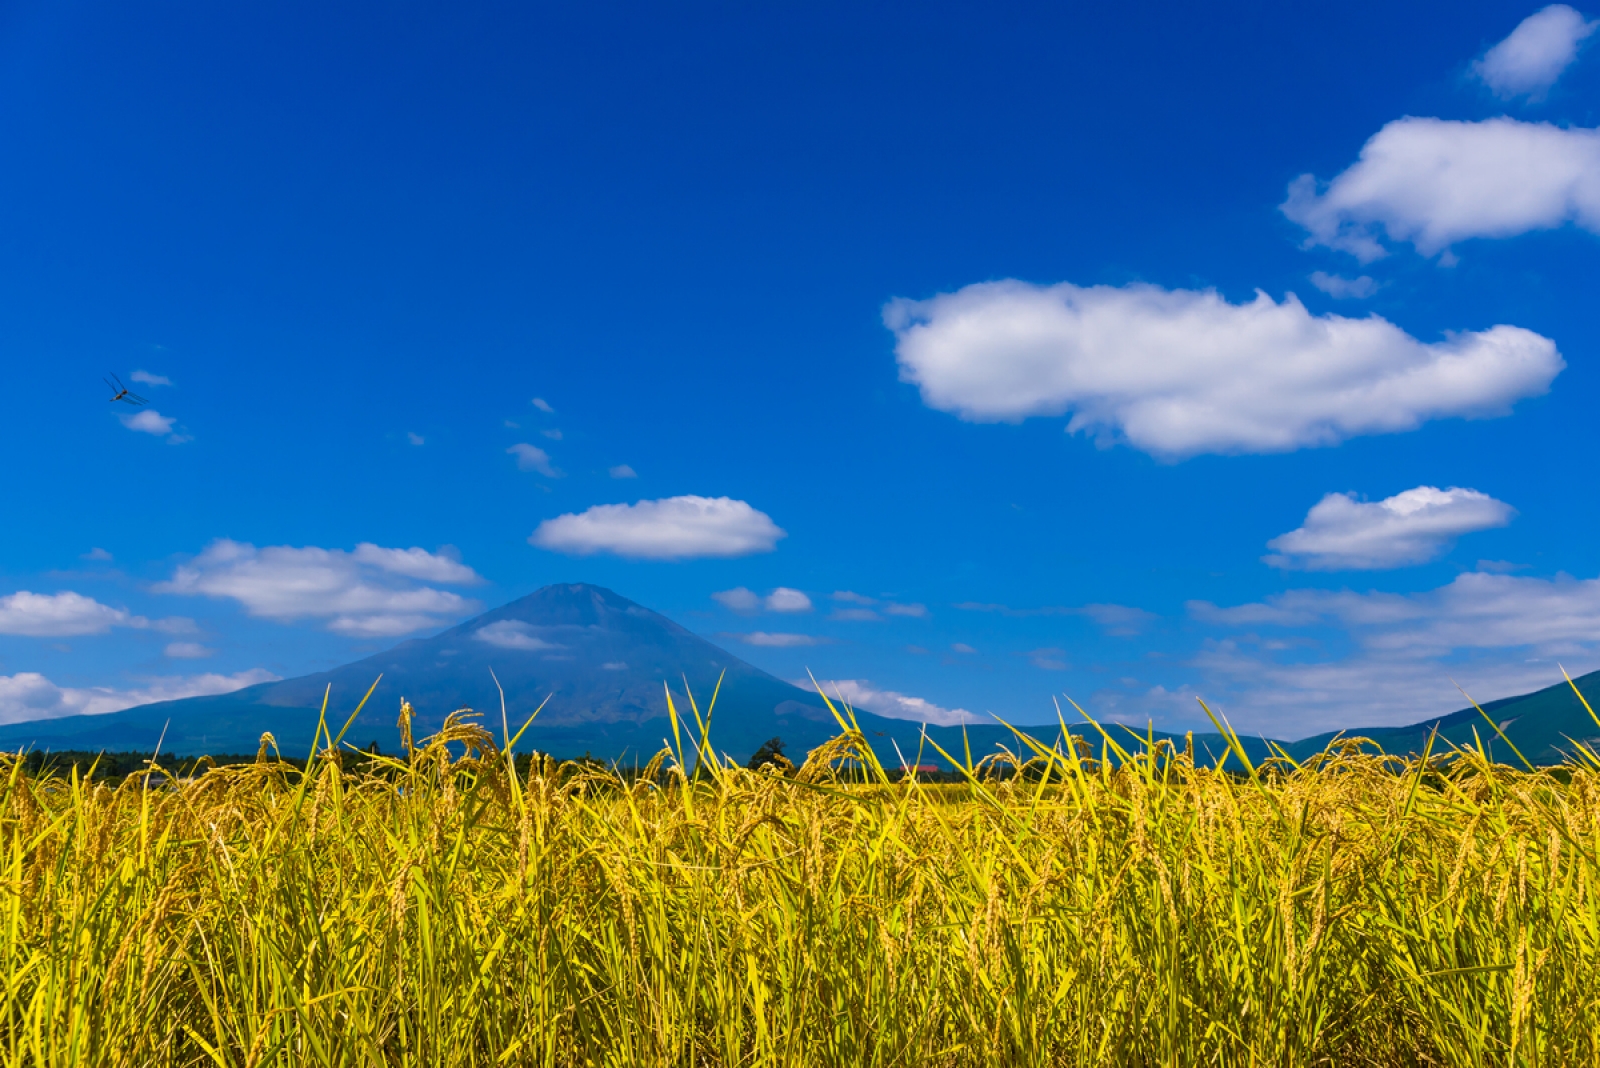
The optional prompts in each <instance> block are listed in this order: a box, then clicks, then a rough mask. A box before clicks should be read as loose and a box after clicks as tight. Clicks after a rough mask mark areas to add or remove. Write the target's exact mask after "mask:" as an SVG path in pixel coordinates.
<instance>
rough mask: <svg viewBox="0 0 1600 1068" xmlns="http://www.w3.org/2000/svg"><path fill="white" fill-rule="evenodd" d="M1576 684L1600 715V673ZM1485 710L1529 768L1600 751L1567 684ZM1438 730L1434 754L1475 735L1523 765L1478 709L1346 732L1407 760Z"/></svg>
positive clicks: (1323, 739) (1300, 746) (1598, 738)
mask: <svg viewBox="0 0 1600 1068" xmlns="http://www.w3.org/2000/svg"><path fill="white" fill-rule="evenodd" d="M1572 681H1573V683H1574V684H1576V685H1577V687H1578V689H1579V690H1580V691H1581V692H1582V693H1583V696H1584V697H1585V698H1586V699H1587V700H1588V702H1589V704H1590V705H1591V706H1593V707H1594V708H1596V709H1597V710H1600V671H1596V672H1592V673H1590V674H1588V675H1581V676H1579V677H1578V678H1576V679H1573V680H1572ZM1482 708H1483V711H1484V712H1485V713H1486V714H1487V715H1488V716H1489V718H1490V719H1492V720H1494V722H1495V725H1496V726H1498V727H1499V728H1500V730H1501V731H1502V732H1504V734H1505V736H1506V738H1507V739H1509V740H1510V742H1511V746H1515V747H1516V750H1517V752H1520V753H1521V754H1522V755H1523V756H1524V757H1525V758H1527V760H1528V762H1529V763H1532V764H1539V765H1550V764H1560V763H1562V762H1563V761H1564V760H1566V759H1567V756H1568V754H1570V753H1571V752H1572V751H1573V742H1574V741H1578V742H1583V743H1585V744H1587V745H1589V746H1590V747H1592V748H1596V749H1600V724H1596V723H1595V721H1594V719H1593V718H1591V717H1590V715H1589V712H1588V710H1586V709H1585V708H1584V707H1583V703H1582V702H1581V701H1579V700H1578V696H1577V694H1574V693H1573V692H1572V687H1571V686H1569V685H1567V683H1566V682H1565V681H1564V680H1563V681H1562V682H1559V683H1556V684H1555V685H1554V686H1547V687H1545V688H1544V689H1542V690H1538V691H1535V692H1534V693H1529V694H1523V695H1522V696H1520V697H1503V698H1501V699H1500V700H1498V701H1489V702H1487V703H1486V704H1484V705H1483V706H1482ZM1435 729H1437V730H1438V732H1439V738H1440V741H1439V742H1435V743H1434V751H1435V752H1438V751H1442V750H1443V749H1444V748H1445V746H1444V745H1443V743H1444V742H1450V743H1452V744H1454V745H1459V746H1466V745H1472V744H1474V732H1476V736H1477V738H1478V739H1481V740H1482V741H1483V743H1484V744H1485V745H1486V746H1487V747H1488V749H1489V751H1490V753H1491V754H1493V756H1494V757H1495V758H1496V759H1497V760H1500V761H1503V762H1506V763H1513V764H1520V763H1521V761H1519V760H1518V759H1517V755H1516V753H1514V752H1512V750H1511V746H1508V745H1506V743H1505V741H1503V740H1502V739H1501V738H1500V736H1499V735H1498V734H1496V733H1495V729H1494V727H1491V726H1489V724H1488V723H1487V722H1485V721H1484V718H1483V716H1481V715H1479V714H1478V710H1477V709H1476V708H1464V709H1462V710H1461V711H1459V712H1452V713H1451V714H1450V715H1448V716H1440V717H1438V718H1436V719H1429V720H1423V721H1422V722H1421V723H1413V724H1410V725H1409V726H1405V727H1365V728H1362V729H1361V730H1351V731H1344V732H1342V733H1344V734H1345V735H1360V736H1361V737H1363V738H1370V739H1372V740H1373V741H1374V742H1376V743H1378V745H1380V746H1382V748H1383V750H1384V752H1387V753H1396V754H1401V755H1405V754H1413V753H1421V752H1422V750H1423V749H1424V747H1426V746H1427V744H1428V736H1429V735H1430V734H1431V733H1432V732H1433V731H1434V730H1435ZM1336 736H1337V735H1336V734H1334V733H1329V734H1318V735H1315V736H1314V737H1311V738H1302V739H1300V740H1299V741H1297V742H1292V743H1290V744H1289V745H1288V746H1286V747H1285V748H1287V749H1288V751H1289V754H1290V755H1291V756H1293V757H1294V758H1295V759H1297V760H1300V759H1303V758H1305V757H1308V756H1311V755H1313V754H1315V753H1318V752H1321V751H1322V750H1323V749H1325V748H1326V747H1327V745H1328V743H1329V742H1331V741H1332V740H1333V739H1334V738H1335V737H1336Z"/></svg>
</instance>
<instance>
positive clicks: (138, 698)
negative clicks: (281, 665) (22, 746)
mask: <svg viewBox="0 0 1600 1068" xmlns="http://www.w3.org/2000/svg"><path fill="white" fill-rule="evenodd" d="M277 680H278V676H277V675H274V674H272V673H271V672H270V671H263V670H262V669H261V668H251V669H250V670H249V671H240V672H237V673H235V674H233V675H215V674H206V675H189V676H177V675H167V676H161V677H157V678H153V679H147V680H145V682H144V685H142V686H138V687H135V688H133V689H127V690H117V689H112V688H110V687H105V686H90V687H82V688H78V687H69V686H57V685H56V684H55V683H53V682H51V681H50V680H49V679H47V678H46V677H45V676H43V675H40V674H38V673H37V672H32V671H20V672H18V673H17V674H15V675H0V723H23V722H27V721H30V720H39V719H58V718H60V717H62V716H99V715H104V714H106V713H107V712H118V711H121V710H122V709H124V708H132V707H134V706H135V705H146V704H150V703H151V702H153V701H176V700H179V699H181V698H184V697H203V696H210V695H212V694H219V693H232V692H233V691H234V690H242V689H243V688H245V687H246V686H255V685H257V684H258V683H263V682H276V681H277Z"/></svg>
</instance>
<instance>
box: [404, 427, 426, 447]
mask: <svg viewBox="0 0 1600 1068" xmlns="http://www.w3.org/2000/svg"><path fill="white" fill-rule="evenodd" d="M406 440H407V441H409V442H411V444H413V445H425V444H427V439H426V438H424V437H423V436H422V435H421V434H414V433H412V432H411V431H409V430H408V431H406Z"/></svg>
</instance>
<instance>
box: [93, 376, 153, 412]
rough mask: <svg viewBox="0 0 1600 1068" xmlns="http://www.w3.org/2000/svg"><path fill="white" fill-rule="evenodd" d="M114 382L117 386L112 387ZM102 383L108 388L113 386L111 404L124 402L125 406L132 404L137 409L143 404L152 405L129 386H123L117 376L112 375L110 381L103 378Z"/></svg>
mask: <svg viewBox="0 0 1600 1068" xmlns="http://www.w3.org/2000/svg"><path fill="white" fill-rule="evenodd" d="M113 380H114V381H115V382H116V385H111V383H112V381H113ZM100 381H102V382H104V383H105V384H106V385H108V386H111V393H112V397H111V403H112V404H115V403H117V401H122V402H123V403H125V404H131V405H133V406H134V407H135V408H137V407H138V406H139V405H141V404H149V403H150V402H149V401H147V400H145V399H144V398H143V397H141V396H139V394H137V393H135V392H133V391H132V390H131V389H129V388H128V387H127V386H125V385H123V384H122V379H120V378H117V376H116V375H115V374H112V376H111V378H109V379H107V378H102V379H101V380H100Z"/></svg>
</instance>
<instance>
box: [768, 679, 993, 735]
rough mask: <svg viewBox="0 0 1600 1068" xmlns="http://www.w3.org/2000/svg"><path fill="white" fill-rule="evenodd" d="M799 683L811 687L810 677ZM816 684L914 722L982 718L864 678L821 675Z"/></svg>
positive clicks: (868, 707) (866, 706) (874, 709)
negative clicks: (824, 676)
mask: <svg viewBox="0 0 1600 1068" xmlns="http://www.w3.org/2000/svg"><path fill="white" fill-rule="evenodd" d="M796 685H802V686H805V687H806V688H808V689H809V688H810V685H811V680H810V679H807V680H806V681H805V682H804V683H797V684H796ZM817 685H818V686H820V687H821V688H822V692H823V693H825V694H827V695H828V696H829V697H832V698H834V699H835V700H839V699H843V700H844V701H845V702H846V703H847V704H849V705H850V706H851V707H852V708H864V709H866V710H867V711H868V712H872V713H875V714H877V715H880V716H885V717H887V718H889V719H908V720H911V721H912V722H914V723H934V724H939V725H941V726H947V727H948V726H954V725H957V724H961V723H976V722H978V721H979V717H977V716H975V715H973V714H972V713H971V712H968V711H967V710H966V709H964V708H941V707H940V706H938V705H936V704H934V703H932V702H931V701H927V700H924V699H923V698H921V697H910V696H907V695H906V694H903V693H897V692H895V691H894V690H880V689H878V688H877V687H875V686H873V685H872V684H871V683H870V682H868V681H867V680H865V679H819V680H818V681H817Z"/></svg>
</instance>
